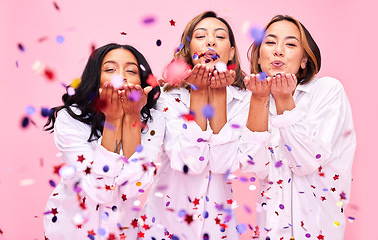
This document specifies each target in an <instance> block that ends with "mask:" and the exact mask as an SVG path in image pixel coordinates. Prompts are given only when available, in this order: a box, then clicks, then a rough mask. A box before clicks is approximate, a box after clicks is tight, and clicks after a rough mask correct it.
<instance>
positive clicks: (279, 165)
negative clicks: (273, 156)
mask: <svg viewBox="0 0 378 240" xmlns="http://www.w3.org/2000/svg"><path fill="white" fill-rule="evenodd" d="M275 166H276V168H279V167H281V166H282V161H281V160H280V161H278V162H276V165H275Z"/></svg>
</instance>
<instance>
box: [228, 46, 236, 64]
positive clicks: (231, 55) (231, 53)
mask: <svg viewBox="0 0 378 240" xmlns="http://www.w3.org/2000/svg"><path fill="white" fill-rule="evenodd" d="M234 56H235V47H231V49H230V57H229V58H228V61H231V60H232V59H233V58H234Z"/></svg>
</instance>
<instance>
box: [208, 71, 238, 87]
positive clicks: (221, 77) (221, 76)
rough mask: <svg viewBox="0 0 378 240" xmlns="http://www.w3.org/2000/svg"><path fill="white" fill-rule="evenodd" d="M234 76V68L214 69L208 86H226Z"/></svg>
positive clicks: (233, 79)
mask: <svg viewBox="0 0 378 240" xmlns="http://www.w3.org/2000/svg"><path fill="white" fill-rule="evenodd" d="M235 76H236V73H235V71H234V70H226V71H224V72H219V71H217V70H214V71H213V73H212V77H211V79H210V88H223V87H227V86H229V85H231V84H232V83H233V82H234V81H235Z"/></svg>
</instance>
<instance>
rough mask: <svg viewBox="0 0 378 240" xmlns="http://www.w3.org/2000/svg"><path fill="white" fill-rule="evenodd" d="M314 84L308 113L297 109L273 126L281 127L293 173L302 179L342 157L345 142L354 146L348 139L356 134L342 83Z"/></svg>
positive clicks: (322, 81)
mask: <svg viewBox="0 0 378 240" xmlns="http://www.w3.org/2000/svg"><path fill="white" fill-rule="evenodd" d="M314 84H315V85H314V86H313V87H312V88H311V93H310V94H312V96H311V99H312V100H311V104H310V105H309V106H306V108H307V109H308V111H307V112H305V109H303V110H302V111H301V109H299V108H298V107H295V108H294V109H293V110H291V111H285V112H284V113H283V114H282V115H278V116H274V117H272V119H271V123H272V126H273V127H277V128H279V132H280V135H281V138H282V139H283V142H284V144H285V147H286V150H285V156H286V157H287V159H288V161H289V164H290V167H291V169H292V171H293V173H294V174H296V175H301V176H304V175H308V174H312V173H314V172H315V171H317V170H318V168H319V167H320V166H321V165H325V164H327V163H328V162H329V161H332V159H335V158H337V157H338V156H340V154H341V152H342V151H343V150H344V146H345V142H347V141H350V145H351V146H353V145H354V144H355V143H354V140H353V138H349V137H348V132H349V133H350V132H353V134H352V135H354V128H353V123H352V115H351V109H350V105H349V101H348V99H347V96H346V94H345V91H344V89H343V87H342V85H341V83H340V82H339V81H337V80H336V79H333V78H322V79H319V80H318V81H317V82H316V83H314ZM347 137H348V138H347ZM348 139H350V140H348ZM347 144H348V143H347Z"/></svg>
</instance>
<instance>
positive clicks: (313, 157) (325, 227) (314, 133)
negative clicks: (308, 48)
mask: <svg viewBox="0 0 378 240" xmlns="http://www.w3.org/2000/svg"><path fill="white" fill-rule="evenodd" d="M293 97H294V101H295V105H296V107H295V108H294V109H293V110H291V111H285V112H284V113H283V114H282V115H277V112H276V106H275V102H274V99H273V97H271V101H270V116H269V118H270V124H269V133H268V132H264V133H255V132H250V131H249V132H248V131H245V132H243V135H242V138H241V146H240V153H241V154H242V155H244V156H242V157H241V163H242V166H243V170H244V171H255V172H256V175H257V176H258V177H259V178H260V184H261V189H260V190H261V194H260V201H259V203H260V205H259V207H258V209H257V210H258V212H259V213H258V219H257V227H256V228H255V229H254V230H255V234H256V235H260V238H259V239H263V240H265V239H266V237H267V236H269V237H270V239H272V240H289V239H290V238H291V237H294V238H295V239H314V240H321V239H332V240H342V239H344V230H345V216H344V214H343V210H344V209H345V207H346V205H347V203H348V201H349V196H350V188H351V180H352V179H351V178H352V176H351V170H352V162H353V158H354V152H355V147H356V137H355V132H354V127H353V120H352V113H351V108H350V105H349V101H348V98H347V96H346V93H345V91H344V89H343V87H342V85H341V83H340V82H339V81H338V80H336V79H334V78H330V77H324V78H320V79H316V78H315V79H313V80H312V81H311V82H309V83H307V84H304V85H298V86H297V88H296V90H295V92H294V96H293ZM269 138H270V139H269ZM267 142H269V143H268V144H267ZM251 143H253V144H251ZM264 148H265V150H264V151H263V150H262V149H264ZM247 154H248V155H249V156H250V157H252V158H253V162H254V163H257V162H260V163H261V162H263V163H265V166H266V167H265V168H264V167H261V165H260V168H257V169H256V166H254V164H253V163H252V162H251V161H250V157H247V156H246V155H247Z"/></svg>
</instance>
